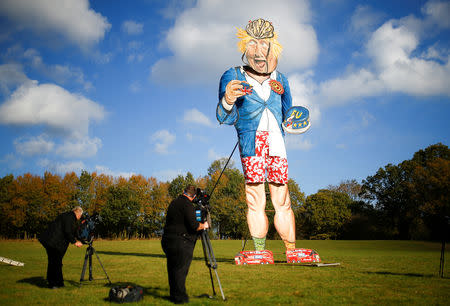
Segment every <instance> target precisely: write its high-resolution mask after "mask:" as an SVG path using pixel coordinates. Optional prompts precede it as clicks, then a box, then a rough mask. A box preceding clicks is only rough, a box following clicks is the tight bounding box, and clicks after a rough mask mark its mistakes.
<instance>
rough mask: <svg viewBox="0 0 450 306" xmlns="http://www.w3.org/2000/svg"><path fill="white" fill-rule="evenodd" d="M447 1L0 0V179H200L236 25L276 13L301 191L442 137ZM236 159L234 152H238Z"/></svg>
mask: <svg viewBox="0 0 450 306" xmlns="http://www.w3.org/2000/svg"><path fill="white" fill-rule="evenodd" d="M449 16H450V2H449V1H434V0H431V1H413V0H404V1H350V0H348V1H347V0H319V1H289V0H286V1H282V0H279V1H273V0H270V1H250V0H249V1H234V0H227V1H225V0H224V1H219V0H217V1H205V0H203V1H181V0H180V1H163V0H154V1H153V0H137V1H121V0H117V1H106V0H105V1H87V0H65V1H50V0H34V1H27V0H3V1H1V2H0V139H1V146H0V175H1V176H4V175H6V174H9V173H12V174H14V175H21V174H24V173H27V172H30V173H33V174H38V175H42V174H43V173H44V172H45V171H50V172H52V173H59V174H64V173H66V172H68V171H75V172H77V173H80V171H81V170H82V169H85V170H87V171H89V172H94V171H96V172H99V173H105V174H109V175H114V176H119V175H122V176H125V177H127V176H130V175H132V174H142V175H144V176H146V177H149V176H153V177H156V178H157V179H159V180H161V181H166V180H170V179H172V178H174V177H175V176H176V175H178V174H185V173H186V172H188V171H190V172H192V173H193V174H194V176H195V177H198V176H201V175H205V174H206V170H207V168H208V166H209V165H210V164H211V162H212V161H214V160H215V159H217V158H221V157H227V156H228V155H229V154H230V153H231V151H232V149H233V147H234V144H235V143H236V135H235V130H234V128H233V127H231V126H219V124H218V123H217V121H216V119H215V107H216V104H217V100H218V98H217V90H218V83H219V79H220V76H221V75H222V73H223V72H224V71H226V70H227V69H228V68H230V67H233V66H238V65H241V64H242V63H241V60H240V54H239V52H238V50H237V46H236V43H237V38H236V36H235V34H236V29H237V28H238V27H240V28H243V27H245V25H246V23H247V22H248V21H249V20H252V19H256V18H265V19H268V20H270V21H272V23H273V24H274V27H275V31H277V32H278V34H279V41H280V42H281V44H282V45H283V47H284V49H283V53H282V55H281V58H280V61H279V66H278V70H279V71H281V72H283V73H284V74H285V75H286V76H287V77H288V79H289V83H290V87H291V91H292V95H293V99H294V104H295V105H303V106H306V107H308V108H309V109H310V112H311V123H312V127H311V129H310V130H309V131H308V132H307V133H305V134H303V135H289V136H287V138H286V142H287V153H288V161H289V175H290V177H292V178H293V179H295V180H296V181H297V183H298V184H299V185H300V188H301V189H302V190H303V191H304V192H305V193H306V194H312V193H315V192H316V191H317V190H319V189H321V188H325V187H327V186H328V185H330V184H333V185H336V184H338V183H339V182H341V181H342V180H346V179H356V180H357V181H361V180H362V179H365V178H366V177H367V176H369V175H373V174H375V172H376V171H377V170H378V169H379V168H380V167H383V166H385V165H386V164H388V163H392V164H396V163H399V162H401V161H403V160H406V159H410V158H411V157H412V155H413V154H414V152H416V151H417V150H419V149H423V148H426V147H427V146H429V145H431V144H435V143H438V142H442V143H444V144H445V145H449V143H450V141H449V140H450V123H449V120H448V117H449V115H450V98H449V97H450V63H449V55H450V52H449V51H450V44H449V42H450V39H449V38H450V36H449V33H450V31H449V30H450V18H449ZM233 160H234V162H235V165H236V166H237V167H238V168H239V169H241V166H240V162H239V160H238V154H236V153H235V155H234V158H233Z"/></svg>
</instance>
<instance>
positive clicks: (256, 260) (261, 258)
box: [234, 250, 274, 265]
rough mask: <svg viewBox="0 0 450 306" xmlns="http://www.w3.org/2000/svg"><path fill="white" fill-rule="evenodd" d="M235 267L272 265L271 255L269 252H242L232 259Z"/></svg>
mask: <svg viewBox="0 0 450 306" xmlns="http://www.w3.org/2000/svg"><path fill="white" fill-rule="evenodd" d="M234 261H235V262H236V265H263V264H273V263H274V262H273V253H272V251H269V250H263V251H242V252H239V253H237V254H236V256H235V257H234Z"/></svg>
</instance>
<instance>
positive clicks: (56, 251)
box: [39, 206, 83, 289]
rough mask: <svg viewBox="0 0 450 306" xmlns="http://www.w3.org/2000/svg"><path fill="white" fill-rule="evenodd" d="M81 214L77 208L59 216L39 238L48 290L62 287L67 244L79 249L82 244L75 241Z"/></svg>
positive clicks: (80, 209)
mask: <svg viewBox="0 0 450 306" xmlns="http://www.w3.org/2000/svg"><path fill="white" fill-rule="evenodd" d="M82 214H83V209H82V208H81V207H79V206H77V207H75V208H74V209H73V210H72V211H68V212H65V213H62V214H60V215H59V216H58V217H56V219H55V220H53V222H51V223H50V224H49V226H48V228H47V230H46V231H44V232H43V233H42V234H41V235H40V236H39V241H40V242H41V243H42V245H43V246H44V248H45V250H46V251H47V257H48V266H47V281H48V286H49V288H52V289H56V288H59V287H64V279H63V274H62V259H63V257H64V254H65V253H66V251H67V247H68V246H69V243H73V244H75V245H76V246H77V247H81V246H82V245H83V244H82V243H81V242H80V241H77V240H76V238H75V237H76V232H77V225H78V222H77V221H78V220H79V219H80V218H81V215H82Z"/></svg>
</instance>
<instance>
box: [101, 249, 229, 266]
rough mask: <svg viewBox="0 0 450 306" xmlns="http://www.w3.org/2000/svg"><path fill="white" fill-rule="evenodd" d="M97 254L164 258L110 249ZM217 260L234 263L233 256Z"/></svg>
mask: <svg viewBox="0 0 450 306" xmlns="http://www.w3.org/2000/svg"><path fill="white" fill-rule="evenodd" d="M97 253H99V254H106V255H118V256H143V257H154V258H164V259H165V258H166V256H165V255H163V254H145V253H127V252H111V251H97ZM192 260H205V258H204V257H198V256H197V257H193V258H192ZM216 261H217V262H232V263H234V258H217V257H216Z"/></svg>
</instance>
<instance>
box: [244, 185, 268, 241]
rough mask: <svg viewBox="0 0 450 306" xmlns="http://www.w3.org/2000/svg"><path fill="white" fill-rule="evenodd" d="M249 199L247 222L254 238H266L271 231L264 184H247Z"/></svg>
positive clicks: (246, 193)
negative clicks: (266, 210)
mask: <svg viewBox="0 0 450 306" xmlns="http://www.w3.org/2000/svg"><path fill="white" fill-rule="evenodd" d="M245 195H246V198H247V206H248V211H247V222H248V228H249V229H250V234H251V235H252V237H256V238H265V237H266V235H267V231H268V230H269V221H268V220H267V216H266V212H265V209H266V194H265V190H264V183H256V184H245Z"/></svg>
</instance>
